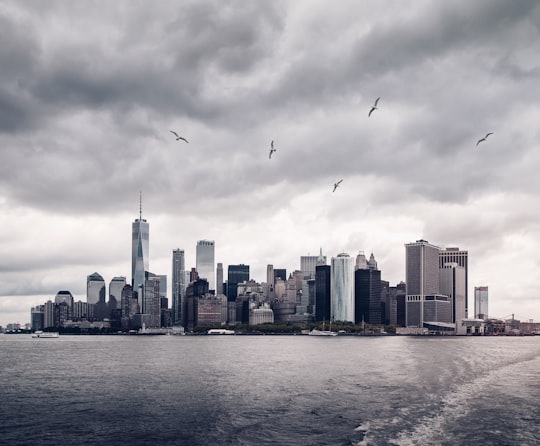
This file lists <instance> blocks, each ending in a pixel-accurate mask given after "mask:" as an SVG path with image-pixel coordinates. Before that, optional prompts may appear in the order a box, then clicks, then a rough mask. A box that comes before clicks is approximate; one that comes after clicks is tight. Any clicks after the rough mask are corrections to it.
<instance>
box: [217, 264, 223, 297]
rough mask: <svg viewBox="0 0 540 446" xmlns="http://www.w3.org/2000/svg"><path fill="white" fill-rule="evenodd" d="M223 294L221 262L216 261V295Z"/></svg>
mask: <svg viewBox="0 0 540 446" xmlns="http://www.w3.org/2000/svg"><path fill="white" fill-rule="evenodd" d="M218 294H223V263H218V264H217V268H216V296H217V295H218Z"/></svg>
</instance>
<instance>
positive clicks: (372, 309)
mask: <svg viewBox="0 0 540 446" xmlns="http://www.w3.org/2000/svg"><path fill="white" fill-rule="evenodd" d="M362 256H363V253H361V254H359V255H358V257H360V259H359V258H358V257H357V259H356V265H357V266H356V270H355V272H354V297H355V303H354V305H355V323H357V324H359V323H361V322H367V323H369V324H380V323H381V272H380V271H379V270H378V269H377V262H376V261H375V257H374V256H373V254H371V258H370V260H369V261H366V262H363V261H362V260H361V257H362ZM364 259H365V257H364Z"/></svg>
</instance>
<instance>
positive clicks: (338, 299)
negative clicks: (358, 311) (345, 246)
mask: <svg viewBox="0 0 540 446" xmlns="http://www.w3.org/2000/svg"><path fill="white" fill-rule="evenodd" d="M354 264H355V263H354V259H353V258H352V257H350V256H349V255H348V254H345V253H341V254H338V256H337V257H332V260H331V265H330V266H331V272H330V275H331V279H330V299H331V312H332V314H331V316H332V319H333V320H335V321H345V322H353V323H354V318H355V313H354Z"/></svg>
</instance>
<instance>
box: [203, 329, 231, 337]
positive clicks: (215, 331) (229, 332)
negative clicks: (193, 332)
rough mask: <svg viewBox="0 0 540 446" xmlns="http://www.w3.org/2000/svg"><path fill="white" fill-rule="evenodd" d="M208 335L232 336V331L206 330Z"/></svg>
mask: <svg viewBox="0 0 540 446" xmlns="http://www.w3.org/2000/svg"><path fill="white" fill-rule="evenodd" d="M208 334H209V335H233V334H234V330H225V329H224V328H211V329H210V330H208Z"/></svg>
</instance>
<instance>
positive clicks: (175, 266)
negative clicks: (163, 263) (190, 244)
mask: <svg viewBox="0 0 540 446" xmlns="http://www.w3.org/2000/svg"><path fill="white" fill-rule="evenodd" d="M186 286H187V285H186V260H185V256H184V250H183V249H174V250H173V255H172V313H173V315H172V318H173V325H180V324H181V323H182V302H183V297H184V296H185V293H186Z"/></svg>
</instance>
